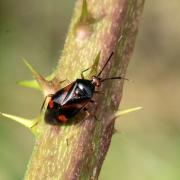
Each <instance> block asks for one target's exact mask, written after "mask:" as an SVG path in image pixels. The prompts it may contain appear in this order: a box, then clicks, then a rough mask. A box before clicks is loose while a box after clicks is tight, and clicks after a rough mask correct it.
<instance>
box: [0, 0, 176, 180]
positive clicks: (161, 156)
mask: <svg viewBox="0 0 180 180" xmlns="http://www.w3.org/2000/svg"><path fill="white" fill-rule="evenodd" d="M74 3H75V2H74V1H73V0H69V1H60V0H51V1H47V0H39V1H30V0H26V1H23V0H16V1H12V0H0V77H1V78H0V87H1V88H0V111H1V112H8V113H12V114H16V115H20V116H23V117H28V118H32V117H34V116H35V115H37V114H38V113H39V110H40V106H41V104H42V101H43V98H42V96H41V94H40V93H39V92H37V91H35V90H31V89H26V88H22V87H18V86H16V83H15V82H16V81H18V80H23V79H31V74H30V72H29V71H28V70H27V68H26V67H25V66H24V64H23V63H22V61H21V59H22V58H26V59H27V60H29V62H31V64H33V65H34V66H35V67H36V69H38V70H39V72H41V73H42V74H44V75H48V74H50V73H51V72H52V70H53V68H55V67H56V64H57V60H58V58H59V55H60V52H61V50H62V48H63V43H64V40H65V36H66V32H67V28H68V25H69V23H70V17H71V15H72V11H73V6H74ZM179 8H180V3H179V0H174V1H166V2H165V1H163V0H159V1H155V0H151V1H147V2H146V4H145V9H144V14H143V17H142V21H141V25H140V29H139V34H138V38H137V42H136V48H135V51H134V54H133V57H132V59H131V61H130V65H129V67H128V74H127V77H128V78H129V79H130V80H131V81H129V82H126V84H125V89H124V95H123V101H122V105H121V109H125V108H130V107H135V106H143V110H141V111H138V112H134V113H131V114H129V115H126V116H122V117H121V118H120V119H119V120H118V122H117V124H116V126H117V128H118V129H119V130H120V133H119V134H117V135H115V136H114V138H113V140H112V145H111V148H110V150H109V152H108V155H107V158H106V160H105V163H104V165H103V168H102V171H101V175H100V180H132V179H133V180H179V179H180V113H179V105H180V103H179V101H180V85H179V76H180V71H179V67H180V50H179V45H180V23H179V22H180V21H179V19H180V11H179ZM33 143H34V138H33V136H32V135H31V133H30V132H29V131H28V130H27V129H25V128H24V127H22V126H21V125H19V124H17V123H15V122H11V121H10V120H7V119H5V118H3V117H0V180H19V179H23V176H24V173H25V170H26V166H27V163H28V160H29V158H30V156H31V152H32V149H33Z"/></svg>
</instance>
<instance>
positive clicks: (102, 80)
mask: <svg viewBox="0 0 180 180" xmlns="http://www.w3.org/2000/svg"><path fill="white" fill-rule="evenodd" d="M112 79H124V80H127V81H129V79H127V78H124V77H121V76H119V77H110V78H105V79H101V82H104V81H106V80H112Z"/></svg>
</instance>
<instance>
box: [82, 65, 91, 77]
mask: <svg viewBox="0 0 180 180" xmlns="http://www.w3.org/2000/svg"><path fill="white" fill-rule="evenodd" d="M91 67H92V66H90V67H89V68H87V69H85V70H83V71H82V72H81V78H82V79H84V74H83V73H85V72H86V71H88V70H89V69H91Z"/></svg>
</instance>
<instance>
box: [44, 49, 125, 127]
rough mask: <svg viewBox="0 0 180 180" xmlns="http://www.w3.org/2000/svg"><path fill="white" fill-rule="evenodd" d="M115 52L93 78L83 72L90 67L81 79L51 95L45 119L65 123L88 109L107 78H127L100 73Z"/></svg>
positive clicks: (53, 122) (50, 121)
mask: <svg viewBox="0 0 180 180" xmlns="http://www.w3.org/2000/svg"><path fill="white" fill-rule="evenodd" d="M112 55H113V52H112V53H111V54H110V56H109V58H108V59H107V61H106V63H105V64H104V66H103V68H102V69H101V71H100V72H99V73H98V74H97V75H95V76H92V79H85V78H84V75H83V73H84V72H85V71H87V70H89V69H90V68H88V69H85V70H84V71H82V72H81V79H77V80H76V81H74V82H72V83H71V84H69V85H67V86H66V87H64V88H62V89H60V90H59V91H57V92H56V93H55V94H52V95H50V100H49V102H48V105H47V109H46V112H45V121H46V122H47V123H49V124H52V125H59V124H65V123H68V122H70V118H72V117H74V116H75V115H76V114H78V113H79V112H80V111H81V110H87V109H86V105H87V104H88V103H94V100H93V99H92V97H93V95H94V94H95V93H98V91H96V88H97V87H100V86H101V83H103V82H104V81H106V80H110V79H125V78H122V77H110V78H105V79H103V78H101V77H100V75H101V73H102V72H103V70H104V68H105V67H106V65H107V64H108V62H109V61H110V59H111V57H112Z"/></svg>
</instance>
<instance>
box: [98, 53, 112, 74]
mask: <svg viewBox="0 0 180 180" xmlns="http://www.w3.org/2000/svg"><path fill="white" fill-rule="evenodd" d="M113 54H114V52H112V53H111V54H110V56H109V58H108V60H107V61H106V63H105V64H104V66H103V68H102V69H101V71H100V72H99V74H98V75H97V77H99V76H100V75H101V73H102V72H103V70H104V68H105V67H106V65H107V63H108V62H109V61H110V59H111V57H112V56H113Z"/></svg>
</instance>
